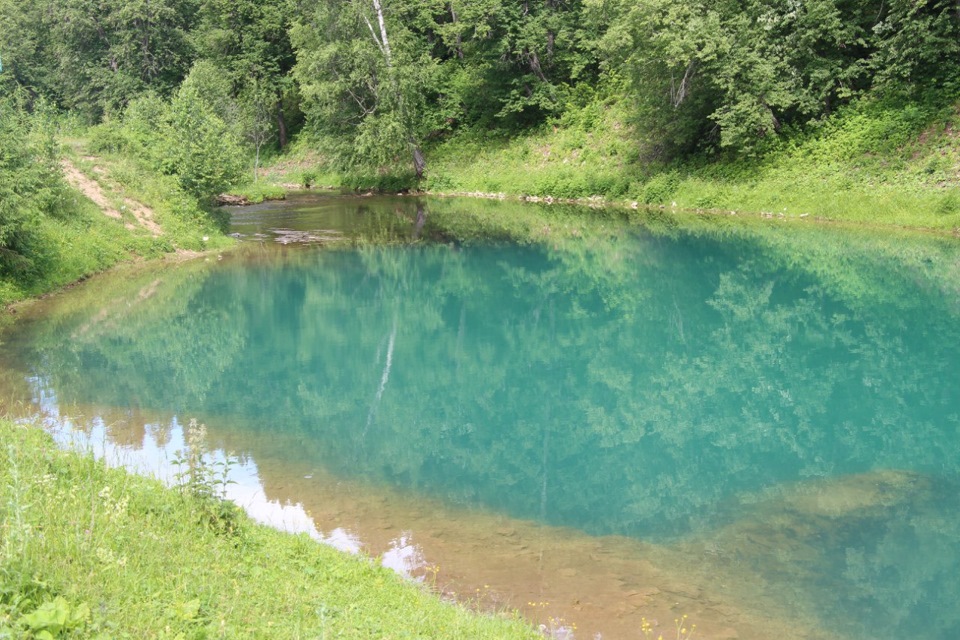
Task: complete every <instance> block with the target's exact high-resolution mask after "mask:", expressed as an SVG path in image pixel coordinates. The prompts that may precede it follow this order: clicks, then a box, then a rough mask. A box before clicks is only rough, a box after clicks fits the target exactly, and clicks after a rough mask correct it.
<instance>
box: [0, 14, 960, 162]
mask: <svg viewBox="0 0 960 640" xmlns="http://www.w3.org/2000/svg"><path fill="white" fill-rule="evenodd" d="M0 17H2V19H3V22H4V24H5V25H9V27H8V28H5V29H4V32H3V33H2V34H0V55H2V56H3V57H4V62H5V63H6V66H7V67H8V71H6V72H5V73H4V74H3V76H0V84H2V85H3V86H5V87H7V88H10V87H12V86H20V87H24V88H26V89H27V90H28V91H30V92H31V93H32V94H34V95H42V96H45V97H47V98H48V99H50V100H52V101H54V102H55V103H56V104H58V105H60V106H62V107H65V108H70V109H75V110H79V111H81V112H82V113H83V114H85V115H86V117H88V118H90V119H92V120H97V119H98V118H100V117H101V116H102V115H103V114H110V113H116V112H117V111H118V110H119V109H123V108H125V107H126V105H128V104H129V103H130V102H131V101H133V100H135V99H137V98H138V97H139V96H141V95H143V93H144V92H145V91H147V90H149V91H152V92H154V93H155V94H157V95H159V96H160V97H163V98H168V97H172V96H173V95H174V93H175V92H176V90H177V86H178V85H179V84H180V82H181V81H182V80H183V79H184V78H185V77H186V75H187V73H188V71H189V70H190V69H191V68H192V67H193V65H194V64H195V63H196V62H197V61H200V60H204V61H208V62H209V63H210V64H212V65H214V67H215V68H216V69H217V70H218V73H219V74H220V75H221V77H222V78H223V79H224V81H225V82H226V84H227V85H228V87H229V92H230V95H231V98H233V99H234V100H235V101H236V103H237V109H238V110H239V111H240V112H242V113H243V117H239V116H238V119H240V120H245V125H244V126H242V127H239V128H238V129H237V131H235V132H234V133H235V134H236V135H237V139H238V140H246V141H247V142H248V143H249V144H252V145H253V146H254V147H256V148H257V149H258V150H259V148H260V147H262V146H263V145H264V144H265V143H266V141H267V140H272V141H275V142H277V143H278V145H279V146H281V147H282V146H284V145H285V143H286V139H287V130H288V127H289V126H290V125H291V124H292V125H293V127H294V128H298V127H300V126H302V125H304V124H305V125H306V127H307V128H308V130H309V131H311V132H312V133H313V134H315V135H318V136H320V140H321V141H322V142H324V143H326V144H329V145H330V157H331V159H332V160H334V161H335V162H336V163H337V164H338V166H340V167H341V168H344V169H351V168H354V169H355V168H357V167H358V166H365V167H368V168H373V169H377V168H381V167H386V168H387V169H388V170H389V171H392V172H398V171H402V169H398V167H411V169H412V170H411V173H413V174H417V175H419V174H420V173H422V172H423V171H424V166H423V165H424V163H425V158H424V157H423V154H422V152H423V149H424V148H425V147H427V146H429V145H430V143H431V141H435V140H436V139H438V138H442V137H443V136H444V135H446V134H447V133H449V132H451V131H454V130H464V129H467V130H475V131H490V130H497V131H500V132H504V133H517V132H522V131H525V130H528V129H529V127H531V126H532V127H536V126H539V125H541V124H543V123H545V122H548V121H550V119H552V118H556V117H558V116H561V115H562V114H564V113H566V112H567V111H569V109H570V108H576V107H581V106H583V105H584V104H588V103H590V102H591V101H593V100H595V99H596V98H597V97H598V96H599V97H600V98H603V97H616V98H617V99H618V100H622V101H623V102H624V104H625V105H627V106H626V108H627V111H628V116H629V119H630V121H631V122H632V123H633V124H634V125H635V126H636V127H637V128H636V131H635V140H634V142H635V144H637V145H639V147H640V148H641V150H642V151H643V156H644V157H667V156H676V155H678V154H680V155H683V154H689V153H691V152H694V151H703V150H712V149H730V150H734V151H737V152H756V151H757V150H758V149H762V148H764V147H765V145H768V144H769V141H770V140H771V139H776V138H778V137H780V136H782V135H783V134H785V133H789V132H790V131H791V130H793V129H794V128H796V127H798V126H803V125H805V124H807V123H810V122H814V121H817V120H818V119H819V118H821V117H823V116H828V115H829V114H831V113H833V112H834V111H835V110H836V109H837V107H838V106H840V105H842V104H844V103H846V102H848V101H850V100H851V99H853V98H855V97H857V96H861V95H865V94H879V93H883V94H897V93H899V94H903V95H908V96H909V95H914V94H915V93H916V92H917V91H920V90H923V91H929V90H936V91H941V92H943V93H944V95H947V96H949V97H955V95H954V94H955V92H956V88H957V81H958V74H957V67H956V65H954V64H952V63H951V60H952V59H953V58H954V57H955V56H956V54H957V53H958V52H960V13H958V12H957V10H956V3H955V2H954V1H953V0H928V1H925V2H915V1H913V0H892V1H889V0H883V1H881V0H858V1H851V0H815V1H812V2H797V1H795V0H752V1H751V2H747V3H742V2H727V1H724V2H719V3H717V2H687V1H683V0H640V1H639V2H638V1H634V0H586V1H583V0H570V1H559V0H546V1H545V2H541V3H531V2H527V1H526V0H524V1H522V2H506V1H504V0H469V1H464V0H454V1H451V2H439V1H434V0H431V1H428V2H426V3H424V2H411V1H410V0H382V1H381V0H350V1H349V2H329V1H327V0H304V1H302V2H293V1H291V0H268V1H265V2H252V1H249V0H246V1H244V2H224V1H223V0H153V1H151V2H134V3H131V2H115V1H109V2H93V1H92V0H73V1H71V2H68V3H62V2H59V1H57V2H55V1H54V0H32V1H31V2H14V1H12V0H4V1H3V2H2V3H0ZM51 36H52V37H51ZM301 113H302V116H303V118H301ZM411 160H412V165H411Z"/></svg>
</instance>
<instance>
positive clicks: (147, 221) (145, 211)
mask: <svg viewBox="0 0 960 640" xmlns="http://www.w3.org/2000/svg"><path fill="white" fill-rule="evenodd" d="M91 159H94V158H91ZM94 170H95V171H97V170H98V168H95V169H94ZM98 172H102V170H100V171H98ZM63 175H64V177H65V178H66V179H67V182H69V183H70V186H72V187H73V188H75V189H77V190H78V191H80V192H81V193H82V194H83V195H85V196H87V197H88V198H90V200H92V201H93V203H94V204H96V205H97V206H98V207H100V210H101V211H102V212H103V214H104V215H105V216H107V217H108V218H113V219H115V220H121V221H122V220H123V211H129V212H130V214H132V215H133V217H134V219H135V220H136V221H137V224H139V225H140V226H141V227H142V228H144V229H146V230H147V231H149V232H150V234H151V235H152V236H153V237H154V238H156V237H157V236H160V235H163V229H161V228H160V225H158V224H157V223H156V222H154V220H153V211H152V210H151V209H150V208H149V207H147V206H146V205H144V204H142V203H140V202H137V201H136V200H133V199H131V198H126V197H125V198H124V199H123V205H122V206H121V207H120V209H117V208H116V207H115V206H114V205H113V203H112V202H111V201H110V198H109V197H108V196H107V192H106V191H104V190H103V187H102V186H100V183H99V182H97V181H96V180H93V179H91V178H89V177H87V176H86V175H84V173H83V172H81V171H80V170H79V169H77V167H76V166H75V165H74V164H73V163H72V162H70V161H69V160H67V159H66V158H64V159H63ZM124 226H125V227H127V228H128V229H136V228H137V225H135V224H133V223H132V222H125V223H124Z"/></svg>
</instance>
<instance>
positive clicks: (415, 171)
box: [292, 0, 442, 180]
mask: <svg viewBox="0 0 960 640" xmlns="http://www.w3.org/2000/svg"><path fill="white" fill-rule="evenodd" d="M393 1H396V0H393ZM410 11H412V8H411V7H406V6H404V5H403V4H402V3H400V2H397V4H396V6H391V5H389V4H385V3H384V2H383V1H382V0H347V1H346V2H339V3H320V4H319V5H318V6H317V7H316V8H315V9H314V11H313V12H312V14H311V15H310V16H309V19H308V20H305V21H304V22H302V23H300V24H298V25H295V26H294V28H293V31H292V39H293V42H294V46H295V47H296V49H297V51H298V57H297V65H296V67H295V69H294V76H295V78H296V79H297V80H298V81H299V83H300V89H301V92H302V95H303V109H304V112H305V113H306V115H307V117H308V120H309V122H310V123H312V126H313V128H314V129H315V133H318V134H320V135H322V136H323V137H324V139H325V140H326V141H327V144H328V146H327V148H326V149H325V151H326V152H327V153H328V154H330V155H331V156H332V158H333V160H334V161H335V162H336V163H337V164H338V165H340V167H341V168H342V169H346V170H348V171H349V170H354V171H357V170H359V171H371V170H378V169H388V170H391V172H394V173H395V172H396V168H397V167H398V166H402V165H406V166H408V167H409V168H410V169H411V174H412V175H413V176H415V177H416V179H418V180H419V179H420V178H421V177H423V174H424V171H425V169H426V161H425V160H424V155H423V151H422V144H423V140H424V138H425V136H426V134H427V133H429V132H430V131H432V130H434V129H436V128H438V127H439V126H440V125H441V123H442V119H441V117H440V112H439V110H438V109H437V108H436V107H435V106H431V105H435V104H436V103H437V100H436V98H437V86H436V85H437V77H438V73H437V69H438V66H437V64H438V61H437V60H436V59H435V58H434V57H433V56H432V55H431V50H430V47H429V44H428V43H427V42H426V41H425V39H424V37H423V34H422V33H417V32H416V31H414V30H413V29H411V27H410V23H411V22H412V20H408V19H406V18H412V17H413V14H412V13H410Z"/></svg>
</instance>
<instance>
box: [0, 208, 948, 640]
mask: <svg viewBox="0 0 960 640" xmlns="http://www.w3.org/2000/svg"><path fill="white" fill-rule="evenodd" d="M527 206H528V207H529V206H530V205H527ZM511 207H513V209H511ZM528 211H529V209H524V208H523V206H522V205H516V204H509V203H497V202H484V203H471V202H469V201H467V202H463V201H453V200H451V201H438V200H418V199H414V198H358V197H349V196H332V195H331V196H305V197H302V198H299V199H297V198H295V199H292V200H290V201H288V202H285V203H273V204H270V205H266V206H260V207H256V208H248V209H241V210H237V211H235V212H234V232H235V233H236V234H238V235H239V236H240V237H241V248H240V249H238V250H237V251H234V252H231V253H228V254H224V255H223V256H222V258H221V259H217V258H216V257H213V258H210V259H207V260H197V261H193V262H190V263H185V264H181V265H176V266H165V267H158V268H147V269H140V270H137V271H131V272H126V273H119V274H115V275H112V276H106V277H102V278H97V279H95V280H94V281H92V282H90V283H88V284H86V285H84V286H81V287H77V288H76V289H74V290H72V291H69V292H66V293H64V294H63V295H61V296H58V297H56V298H54V299H51V300H47V301H43V302H41V303H38V304H37V305H34V306H33V307H32V308H31V309H29V310H28V312H27V313H26V315H27V316H28V317H25V318H23V319H22V320H21V321H20V322H18V323H17V325H16V326H14V327H13V328H12V329H11V330H9V331H8V332H7V333H6V334H5V335H4V336H3V340H4V343H3V345H2V347H0V363H2V367H0V368H2V370H3V373H4V375H3V380H2V382H3V384H4V387H5V389H4V390H5V392H6V396H7V397H9V398H12V399H13V400H14V402H17V401H19V402H21V403H22V404H23V406H24V407H25V409H24V413H31V412H34V413H36V412H40V413H42V414H43V415H44V417H45V419H46V420H47V421H48V424H49V426H50V428H51V430H52V431H54V432H55V434H56V435H57V437H58V438H59V439H60V440H61V441H63V442H64V443H76V444H79V445H80V446H84V447H90V448H93V449H94V450H96V451H98V452H99V453H100V454H101V455H105V456H107V457H110V458H111V459H113V460H114V461H115V462H117V463H121V464H127V465H129V466H132V467H134V468H137V469H138V470H140V471H144V472H149V473H157V474H158V475H161V476H164V477H166V478H167V479H172V477H173V473H174V469H173V466H172V464H173V463H172V461H173V460H174V459H175V458H176V452H177V451H178V450H180V449H182V448H183V446H184V445H183V442H184V436H183V425H185V424H186V423H187V422H189V420H190V419H193V418H195V419H197V420H199V421H200V422H203V423H204V424H206V425H207V428H208V438H209V442H210V445H211V446H212V447H213V448H214V449H215V450H216V451H218V452H219V453H218V455H220V456H223V455H225V454H226V452H232V453H233V454H234V455H235V456H236V460H237V461H236V464H234V466H233V478H234V480H236V484H234V485H230V491H231V497H232V498H233V499H235V500H236V501H237V502H238V503H239V504H241V505H243V506H244V507H246V508H247V509H248V510H249V511H250V512H251V514H252V515H254V517H256V518H258V519H261V520H263V521H266V522H269V523H271V524H274V525H277V526H282V527H285V528H288V529H291V530H298V531H303V532H306V533H308V534H309V535H311V536H313V537H315V538H316V539H318V540H322V541H324V542H326V543H329V544H334V545H335V546H338V547H340V548H343V549H345V550H349V551H362V552H364V553H368V554H370V555H371V556H374V557H379V558H382V560H383V561H384V563H385V564H387V565H388V566H391V567H393V568H395V569H396V570H398V571H399V572H400V573H402V574H404V575H407V576H409V577H410V578H411V579H415V580H422V581H424V582H427V583H429V584H430V585H432V586H434V587H435V588H437V589H438V590H440V591H441V592H443V593H445V594H447V595H448V596H449V597H451V598H455V599H457V600H460V601H462V602H466V603H468V604H471V605H475V606H477V607H478V608H481V609H490V608H493V609H499V608H507V609H513V608H517V609H519V610H520V611H521V612H522V613H523V614H524V615H526V616H527V617H529V618H530V619H531V620H532V621H533V622H534V623H535V624H542V625H544V628H545V630H547V631H548V632H550V633H552V634H553V635H554V636H556V637H570V636H571V635H572V636H574V637H577V638H593V637H594V635H595V634H597V633H599V634H601V635H602V637H604V638H639V637H643V635H642V632H641V624H642V622H641V620H642V619H646V620H647V621H648V622H650V623H651V624H652V625H654V631H655V634H654V637H656V635H657V634H659V633H663V634H664V636H665V637H673V635H675V634H676V630H675V626H674V625H675V622H674V620H675V619H677V620H682V616H683V615H686V616H688V617H687V622H686V624H687V625H688V626H689V625H692V624H694V623H695V624H696V625H697V630H696V635H695V636H694V637H701V638H757V639H759V638H771V637H777V638H850V639H867V638H871V639H872V638H879V639H885V638H889V639H891V640H893V639H898V640H899V639H900V638H904V637H911V636H913V635H916V633H918V632H919V631H920V630H922V633H923V635H924V637H927V638H933V639H935V640H948V639H950V640H952V639H953V638H956V637H960V611H957V610H956V607H955V602H956V601H957V598H958V596H960V572H957V571H956V570H955V569H956V566H957V565H958V564H960V508H958V507H960V492H958V489H960V433H958V428H960V388H958V385H960V383H958V381H960V339H958V338H960V335H958V334H960V286H958V284H957V283H958V282H960V245H957V243H956V242H955V241H950V240H943V239H937V238H923V237H914V236H909V235H904V236H880V235H871V234H862V233H853V232H848V231H838V230H831V229H811V228H808V227H799V226H796V227H792V228H790V227H779V226H774V225H768V226H764V227H756V228H750V227H738V226H735V225H734V226H730V225H729V224H727V223H723V224H720V223H718V222H713V221H705V222H704V221H692V222H690V221H688V222H676V221H672V220H664V219H662V218H656V217H654V218H652V219H650V220H645V221H642V222H643V224H640V223H636V222H632V223H631V222H627V221H624V220H620V219H618V218H617V216H616V215H605V214H603V213H596V214H594V216H593V217H592V218H591V219H590V221H589V222H583V223H581V222H579V221H578V220H579V218H578V217H577V216H582V215H584V214H583V213H582V212H572V213H570V212H564V211H561V212H558V213H550V212H549V211H547V210H542V211H541V210H536V211H537V212H538V213H537V214H536V216H533V217H530V216H529V215H528V213H527V212H528ZM586 215H590V214H586ZM525 216H526V217H525ZM537 216H541V217H537ZM483 219H496V220H506V222H503V223H502V226H503V227H504V230H503V231H498V230H497V229H493V230H491V228H490V227H489V226H486V227H483V228H480V229H477V228H476V227H477V226H478V224H479V223H478V224H474V225H473V226H470V225H469V224H468V223H467V222H466V221H469V220H483ZM523 220H527V222H525V223H521V222H520V221H523ZM484 224H486V223H484ZM481 226H482V225H481Z"/></svg>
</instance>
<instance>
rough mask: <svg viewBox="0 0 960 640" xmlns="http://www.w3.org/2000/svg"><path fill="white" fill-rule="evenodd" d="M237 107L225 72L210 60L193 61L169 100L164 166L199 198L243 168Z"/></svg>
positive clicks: (216, 191) (228, 181) (207, 196)
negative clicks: (231, 95) (223, 79)
mask: <svg viewBox="0 0 960 640" xmlns="http://www.w3.org/2000/svg"><path fill="white" fill-rule="evenodd" d="M234 110H235V105H234V103H233V101H232V100H231V99H230V96H229V94H228V92H227V85H226V84H225V83H224V82H222V75H221V74H218V72H217V68H216V67H215V66H214V65H212V64H211V63H209V62H198V63H197V64H196V65H194V67H193V69H191V71H190V74H189V75H188V76H187V78H186V79H185V80H184V81H183V84H182V85H181V86H180V88H179V89H178V90H177V93H176V95H175V96H174V98H173V100H172V102H171V103H170V112H169V119H168V121H167V123H166V126H165V127H164V129H163V130H161V139H162V144H163V151H164V153H163V158H164V160H163V161H164V164H165V169H166V170H167V171H168V172H169V173H173V174H175V175H176V176H177V178H178V180H179V181H180V185H181V186H182V187H183V188H184V190H186V191H187V192H188V193H190V194H192V195H194V196H196V197H198V198H200V199H201V200H206V201H208V202H209V201H210V200H212V199H213V197H214V196H216V195H217V194H219V193H221V192H222V191H223V190H224V189H226V188H228V187H229V186H231V185H232V184H234V183H236V182H237V181H238V180H239V179H240V176H241V174H242V172H243V166H244V164H245V162H244V153H243V149H242V147H241V145H240V139H239V134H238V125H237V122H238V118H237V116H235V115H233V113H234Z"/></svg>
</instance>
